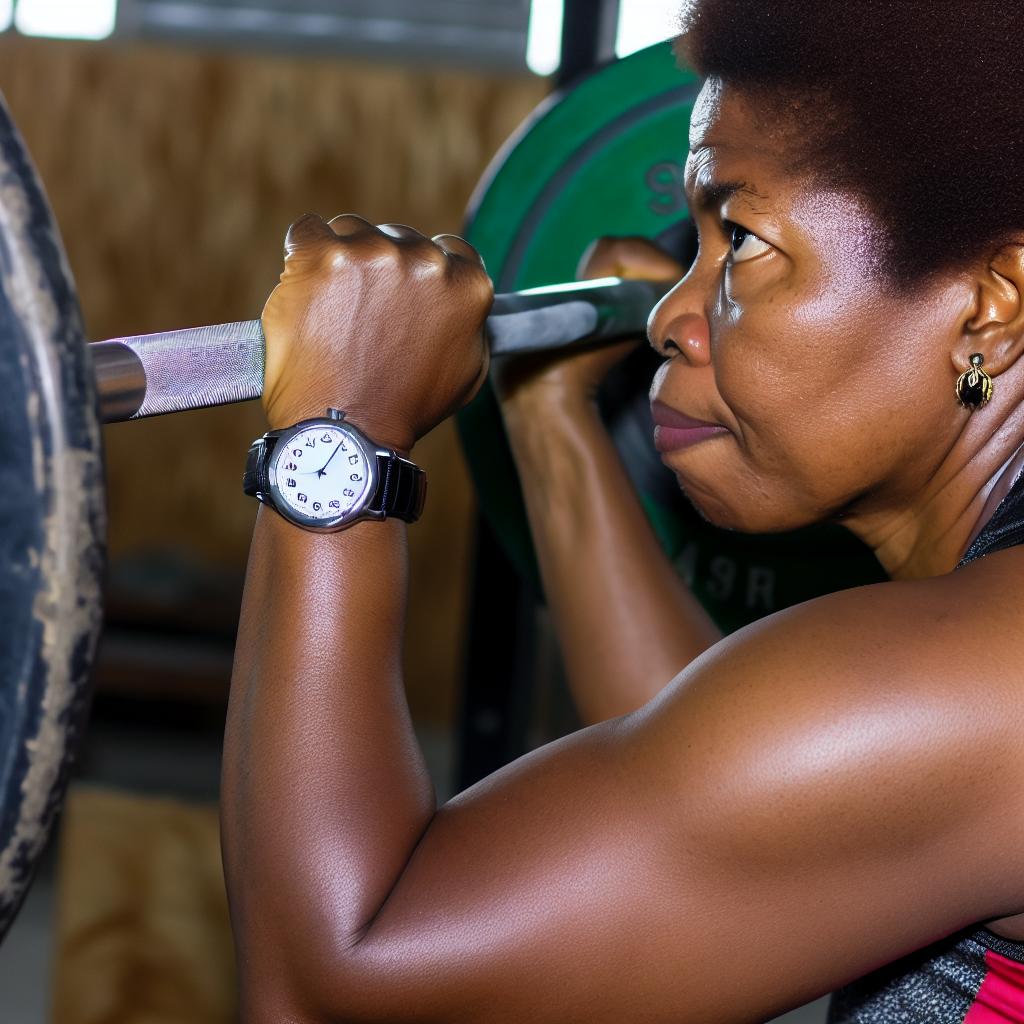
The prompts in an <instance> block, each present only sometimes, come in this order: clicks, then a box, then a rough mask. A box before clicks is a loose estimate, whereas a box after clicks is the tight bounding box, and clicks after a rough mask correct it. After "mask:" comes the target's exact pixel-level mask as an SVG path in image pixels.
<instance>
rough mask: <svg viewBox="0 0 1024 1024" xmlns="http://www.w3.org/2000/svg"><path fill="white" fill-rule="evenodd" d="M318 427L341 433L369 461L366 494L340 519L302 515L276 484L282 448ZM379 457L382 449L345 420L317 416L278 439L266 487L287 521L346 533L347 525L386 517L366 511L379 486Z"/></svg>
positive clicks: (331, 531)
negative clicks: (344, 530) (300, 435)
mask: <svg viewBox="0 0 1024 1024" xmlns="http://www.w3.org/2000/svg"><path fill="white" fill-rule="evenodd" d="M318 427H323V428H329V429H331V430H337V431H340V432H341V433H342V434H344V435H345V436H346V438H348V440H349V442H350V443H352V444H354V445H355V446H356V447H357V448H358V449H359V451H360V453H361V454H362V456H363V458H364V459H365V461H366V482H365V484H364V486H363V492H362V493H361V494H360V495H359V496H358V497H357V498H356V499H355V501H354V502H353V503H352V507H351V508H350V509H349V510H348V511H347V512H343V513H342V514H341V515H340V516H335V517H334V518H332V519H320V518H313V517H312V516H305V515H303V514H302V513H301V512H299V511H298V510H297V509H296V508H295V507H294V506H292V505H291V504H289V502H288V500H287V498H285V496H284V493H283V492H282V490H281V488H280V487H279V486H278V483H277V461H278V457H279V455H280V452H281V451H282V448H287V447H288V446H289V444H290V443H291V441H292V440H293V439H294V438H295V437H297V436H298V435H299V434H302V433H304V432H305V431H307V430H310V429H311V428H318ZM380 454H381V450H380V449H379V448H378V446H377V445H375V444H373V443H372V442H371V441H370V439H369V438H368V437H366V436H365V435H364V434H362V433H361V432H360V431H359V430H357V429H356V428H355V427H353V426H351V425H350V424H348V423H346V422H344V421H343V420H338V419H330V418H328V417H323V416H317V417H315V418H313V419H309V420H303V421H302V422H301V423H296V424H295V425H294V426H291V427H289V428H288V429H287V430H286V431H284V433H282V434H281V435H280V436H279V437H278V439H277V443H276V444H275V445H274V448H273V451H271V452H270V457H269V458H268V459H267V464H266V465H267V486H268V489H269V492H270V496H271V500H272V502H273V506H274V508H275V509H276V510H277V511H278V512H279V513H280V514H281V515H283V516H284V517H285V518H286V519H288V520H290V521H291V522H293V523H295V524H297V525H298V526H301V527H302V528H303V529H305V530H311V531H313V532H314V533H334V532H336V531H338V530H343V529H344V528H345V527H346V526H351V525H352V524H353V523H355V522H358V521H359V520H361V519H381V518H383V513H377V512H374V511H372V510H370V509H369V508H367V506H368V505H369V504H370V501H371V500H372V499H373V496H374V495H375V494H376V493H377V487H378V485H379V483H380V467H379V465H378V462H377V458H378V456H379V455H380Z"/></svg>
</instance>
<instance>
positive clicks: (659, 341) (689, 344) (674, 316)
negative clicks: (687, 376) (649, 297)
mask: <svg viewBox="0 0 1024 1024" xmlns="http://www.w3.org/2000/svg"><path fill="white" fill-rule="evenodd" d="M680 291H681V289H680V288H675V289H673V290H672V291H671V292H669V294H668V295H666V296H665V298H664V299H662V301H661V302H660V303H659V304H658V305H657V306H656V307H655V309H654V312H653V313H652V314H651V319H650V321H649V322H648V325H647V336H648V338H650V341H651V345H652V346H653V347H654V349H655V351H657V352H658V354H659V355H661V356H662V357H663V358H665V359H673V358H675V357H677V356H681V357H682V358H683V359H685V360H686V362H687V363H689V364H690V365H691V366H709V365H710V364H711V329H710V327H709V326H708V322H707V319H706V318H705V317H704V315H703V314H701V313H694V312H693V311H692V309H686V308H681V303H685V302H686V299H685V297H684V296H683V295H681V294H680Z"/></svg>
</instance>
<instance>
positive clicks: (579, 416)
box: [501, 388, 604, 433]
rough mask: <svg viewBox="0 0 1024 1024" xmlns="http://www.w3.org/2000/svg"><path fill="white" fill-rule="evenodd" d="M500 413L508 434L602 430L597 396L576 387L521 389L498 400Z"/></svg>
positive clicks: (602, 425)
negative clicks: (563, 430) (542, 430)
mask: <svg viewBox="0 0 1024 1024" xmlns="http://www.w3.org/2000/svg"><path fill="white" fill-rule="evenodd" d="M501 414H502V418H503V419H504V421H505V428H506V430H508V431H509V433H518V432H519V431H521V430H531V429H534V428H536V427H537V426H540V427H541V428H542V429H550V430H561V429H573V430H574V431H577V430H593V429H598V430H600V431H602V432H604V424H603V423H602V421H601V413H600V410H599V409H598V405H597V398H596V396H594V395H591V394H589V393H587V392H584V391H581V390H578V389H570V388H565V389H546V390H544V391H543V392H542V391H539V390H525V389H524V390H522V391H519V392H517V393H516V394H515V395H514V396H511V397H508V398H506V399H504V400H503V401H502V403H501Z"/></svg>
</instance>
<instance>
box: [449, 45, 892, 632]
mask: <svg viewBox="0 0 1024 1024" xmlns="http://www.w3.org/2000/svg"><path fill="white" fill-rule="evenodd" d="M699 88H700V83H699V80H698V79H697V77H696V76H694V75H693V74H692V73H689V72H686V71H681V70H680V69H679V67H678V65H677V64H676V60H675V56H674V54H673V53H672V49H671V47H670V46H669V45H668V44H660V45H658V46H654V47H651V48H650V49H647V50H643V51H641V52H640V53H637V54H634V55H633V56H631V57H628V58H626V59H624V60H621V61H617V62H615V63H613V64H610V65H608V66H607V67H605V68H603V69H601V70H599V71H597V72H595V73H594V74H592V75H591V76H589V77H588V78H586V79H584V80H583V81H582V82H580V83H579V84H578V85H576V86H574V87H573V88H572V89H570V90H568V91H566V92H564V93H562V94H558V95H556V96H553V97H552V98H550V99H549V100H548V101H547V102H545V103H544V104H542V106H541V107H540V108H539V109H538V110H537V111H536V112H535V113H534V114H533V115H532V116H531V117H530V118H529V120H528V121H527V122H526V124H525V125H524V126H523V127H522V128H521V129H520V131H519V132H518V133H517V134H516V135H515V136H514V137H513V138H512V139H511V140H510V142H509V144H508V145H507V146H506V147H505V148H504V150H503V151H502V152H501V153H500V154H499V155H498V157H497V159H496V160H495V161H494V163H493V165H492V167H491V169H490V170H489V171H488V173H487V175H485V177H484V180H483V182H482V183H481V186H480V188H479V189H478V191H477V194H476V196H475V197H474V200H473V202H472V204H471V208H470V213H469V216H468V224H467V228H466V234H467V237H468V238H469V239H470V240H471V241H472V242H473V243H474V244H475V245H476V246H477V248H478V249H479V250H480V252H481V253H482V255H483V257H484V259H485V260H486V262H487V266H488V269H489V271H490V273H491V276H492V277H493V278H494V281H495V284H496V286H497V289H498V290H499V291H502V292H504V291H514V290H518V289H523V288H533V287H538V286H540V285H545V284H554V283H558V282H563V281H570V280H572V279H573V277H574V275H575V272H576V267H577V264H578V263H579V259H580V257H581V255H582V254H583V252H584V251H585V249H586V248H587V246H588V245H589V244H590V243H591V242H592V241H593V240H594V239H595V238H598V237H601V236H604V235H643V236H646V237H649V238H652V239H656V240H658V241H660V242H661V244H663V245H665V247H666V248H668V249H670V250H674V251H675V252H676V253H677V255H679V257H680V259H681V260H682V261H684V262H685V261H686V259H687V258H689V259H692V255H693V253H692V250H690V251H689V252H687V248H688V245H689V243H690V241H691V236H690V233H689V232H688V230H687V220H686V218H687V213H688V211H687V208H686V201H685V196H684V194H683V189H682V176H683V165H684V163H685V159H686V154H687V149H686V147H687V138H688V128H689V120H690V115H691V112H692V109H693V103H694V100H695V99H696V96H697V93H698V91H699ZM654 365H656V360H655V359H654V357H653V354H652V353H643V352H641V353H638V354H637V356H636V357H635V358H632V359H630V360H628V361H627V363H626V364H624V366H623V367H622V368H621V369H620V370H617V371H616V373H615V374H614V375H613V379H612V380H610V381H609V385H608V388H607V394H606V396H605V408H606V419H607V420H608V423H609V426H610V428H611V430H612V434H613V437H614V438H615V441H616V444H617V445H618V447H619V449H620V451H621V452H622V453H623V454H624V456H625V457H626V458H625V461H626V464H627V466H628V467H629V469H630V472H631V475H632V477H633V481H634V483H635V484H636V485H637V487H638V490H639V491H640V494H641V499H642V501H643V503H644V506H645V508H646V510H647V512H648V516H649V518H650V520H651V522H652V524H653V525H654V528H655V530H656V531H657V533H658V535H659V537H660V539H661V541H662V544H663V546H664V547H665V550H666V552H667V553H668V555H669V557H671V558H672V559H673V560H674V561H675V562H676V564H677V566H678V568H679V571H680V572H681V573H682V574H683V575H684V576H685V577H686V578H687V579H688V581H690V583H691V585H692V586H693V588H694V591H695V592H696V594H697V595H698V597H699V598H700V599H701V601H702V602H703V603H704V605H705V606H706V607H707V609H708V611H709V612H710V613H711V614H712V616H713V617H714V618H715V620H716V621H717V622H718V623H719V625H720V626H722V627H723V628H724V629H727V630H733V629H736V628H739V627H740V626H743V625H746V624H747V623H749V622H751V621H753V620H755V619H757V618H760V617H761V616H763V615H765V614H767V613H769V612H772V611H776V610H778V609H780V608H784V607H788V606H789V605H792V604H795V603H798V602H800V601H804V600H807V599H809V598H812V597H816V596H819V595H821V594H823V593H828V592H831V591H835V590H839V589H842V588H844V587H849V586H855V585H858V584H861V583H867V582H874V581H877V580H880V579H882V578H883V573H882V570H881V568H880V567H879V565H878V563H877V561H876V560H875V558H874V556H873V555H872V554H871V552H870V551H868V550H867V549H866V548H865V547H864V546H863V545H861V544H860V542H859V541H857V540H856V539H855V538H854V537H853V536H852V535H850V534H849V533H847V532H846V531H845V530H842V529H841V528H838V527H814V528H812V529H808V530H801V531H799V532H798V533H795V534H778V535H772V536H751V535H742V534H735V533H729V532H726V531H723V530H718V529H716V528H715V527H713V526H710V525H709V524H707V523H706V522H704V521H703V520H702V519H701V518H700V516H699V515H698V514H697V513H696V512H695V510H694V509H693V508H692V506H690V504H689V503H688V502H687V501H686V499H685V498H684V497H683V496H682V495H681V494H680V493H679V490H678V488H677V486H676V484H675V481H674V479H673V477H672V476H671V474H670V473H668V471H667V470H666V469H665V468H664V467H663V466H662V464H661V461H660V459H659V458H658V456H657V454H656V452H655V451H654V447H653V441H652V436H651V435H652V430H653V426H652V424H651V423H650V410H649V408H648V406H647V399H646V392H647V388H648V386H649V384H650V380H651V376H652V375H653V367H654ZM459 426H460V432H461V434H462V439H463V444H464V447H465V450H466V455H467V458H468V460H469V464H470V469H471V471H472V473H473V476H474V480H475V482H476V486H477V490H478V493H479V498H480V503H481V508H482V511H483V514H484V516H485V517H486V518H487V520H488V521H489V523H490V524H491V526H492V527H493V528H494V530H495V532H496V534H497V536H498V538H499V540H500V541H501V543H502V545H503V546H504V547H505V549H506V551H507V552H508V554H509V555H510V557H511V558H512V560H513V562H514V563H515V565H516V566H517V567H518V568H519V569H520V570H521V571H522V572H523V573H524V574H526V575H527V576H528V577H529V578H531V579H532V580H534V581H535V582H536V581H537V579H538V574H537V568H536V560H535V557H534V554H533V549H532V544H531V541H530V534H529V528H528V526H527V520H526V513H525V509H524V507H523V501H522V494H521V491H520V488H519V482H518V478H517V476H516V472H515V466H514V464H513V461H512V456H511V453H510V451H509V449H508V444H507V441H506V440H505V437H504V432H503V427H502V423H501V414H500V412H499V409H498V405H497V402H496V400H495V397H494V394H493V392H492V391H491V390H490V389H489V388H488V389H485V390H484V391H483V393H482V394H481V395H480V397H479V398H478V399H477V400H476V401H475V402H474V403H473V404H472V405H471V406H470V407H469V408H468V409H466V410H465V411H464V412H463V413H462V414H461V416H460V418H459Z"/></svg>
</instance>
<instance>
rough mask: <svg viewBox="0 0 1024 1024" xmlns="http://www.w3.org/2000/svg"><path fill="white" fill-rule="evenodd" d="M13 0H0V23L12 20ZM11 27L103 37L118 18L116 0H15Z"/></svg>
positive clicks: (66, 35)
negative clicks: (12, 18)
mask: <svg viewBox="0 0 1024 1024" xmlns="http://www.w3.org/2000/svg"><path fill="white" fill-rule="evenodd" d="M12 3H13V0H6V3H4V2H3V0H0V25H3V27H4V28H6V27H7V26H9V25H10V22H11V13H12V12H11V7H12ZM13 15H14V27H15V28H16V29H17V30H18V31H19V32H21V33H23V34H24V35H26V36H57V37H60V38H62V39H105V38H106V37H107V36H109V35H110V34H111V33H112V32H113V31H114V25H115V24H116V22H117V0H17V4H16V5H15V6H14V11H13Z"/></svg>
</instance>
